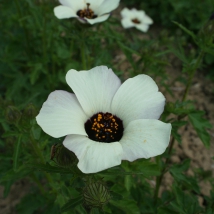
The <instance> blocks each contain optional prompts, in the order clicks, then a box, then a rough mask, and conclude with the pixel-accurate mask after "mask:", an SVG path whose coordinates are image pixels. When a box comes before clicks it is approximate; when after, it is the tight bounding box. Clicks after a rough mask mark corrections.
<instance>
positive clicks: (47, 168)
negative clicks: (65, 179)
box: [27, 163, 72, 174]
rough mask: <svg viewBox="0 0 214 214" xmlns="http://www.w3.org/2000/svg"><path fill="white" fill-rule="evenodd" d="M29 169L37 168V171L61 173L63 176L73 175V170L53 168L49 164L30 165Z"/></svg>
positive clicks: (28, 165)
mask: <svg viewBox="0 0 214 214" xmlns="http://www.w3.org/2000/svg"><path fill="white" fill-rule="evenodd" d="M27 167H29V168H35V169H38V170H42V171H46V172H50V173H61V174H71V173H72V172H71V170H69V169H65V168H60V167H56V166H51V165H50V164H49V163H46V164H37V163H28V164H27Z"/></svg>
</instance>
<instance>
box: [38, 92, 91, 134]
mask: <svg viewBox="0 0 214 214" xmlns="http://www.w3.org/2000/svg"><path fill="white" fill-rule="evenodd" d="M86 120H87V117H86V115H85V114H84V112H83V110H82V108H81V106H80V104H79V102H78V100H77V98H76V96H75V95H74V94H71V93H68V92H66V91H54V92H52V93H51V94H50V95H49V97H48V99H47V101H46V102H44V104H43V106H42V108H41V110H40V112H39V114H38V115H37V117H36V121H37V123H38V124H39V125H40V126H41V128H42V129H43V131H44V132H46V133H47V134H49V135H51V136H52V137H62V136H65V135H68V134H80V135H87V134H86V132H85V128H84V123H85V122H86Z"/></svg>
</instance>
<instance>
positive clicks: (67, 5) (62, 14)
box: [54, 0, 119, 24]
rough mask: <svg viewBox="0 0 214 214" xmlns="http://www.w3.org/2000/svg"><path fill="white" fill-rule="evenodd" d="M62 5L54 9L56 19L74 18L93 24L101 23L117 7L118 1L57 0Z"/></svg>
mask: <svg viewBox="0 0 214 214" xmlns="http://www.w3.org/2000/svg"><path fill="white" fill-rule="evenodd" d="M59 2H60V3H61V4H62V5H60V6H57V7H55V8H54V14H55V16H56V17H57V18H58V19H65V18H73V17H76V18H78V19H79V20H80V21H83V22H88V23H90V24H94V23H97V22H103V21H105V20H106V19H108V17H109V16H110V12H111V11H112V10H114V9H116V8H117V7H118V5H119V0H59Z"/></svg>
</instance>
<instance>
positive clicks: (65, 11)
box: [54, 5, 77, 19]
mask: <svg viewBox="0 0 214 214" xmlns="http://www.w3.org/2000/svg"><path fill="white" fill-rule="evenodd" d="M54 15H55V16H56V17H57V18H58V19H66V18H71V17H77V15H76V13H75V12H74V11H73V10H72V9H71V8H70V7H67V6H61V5H60V6H57V7H55V8H54Z"/></svg>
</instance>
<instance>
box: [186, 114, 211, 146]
mask: <svg viewBox="0 0 214 214" xmlns="http://www.w3.org/2000/svg"><path fill="white" fill-rule="evenodd" d="M204 113H205V112H203V111H196V112H193V113H190V114H189V115H188V117H189V120H190V122H191V124H192V125H193V127H194V129H195V130H196V132H197V134H198V136H199V137H200V139H201V141H202V142H203V144H204V145H205V146H206V147H207V148H209V146H210V135H209V133H208V132H207V131H206V129H208V128H212V125H211V124H210V122H209V121H208V120H207V119H205V118H203V116H204Z"/></svg>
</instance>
